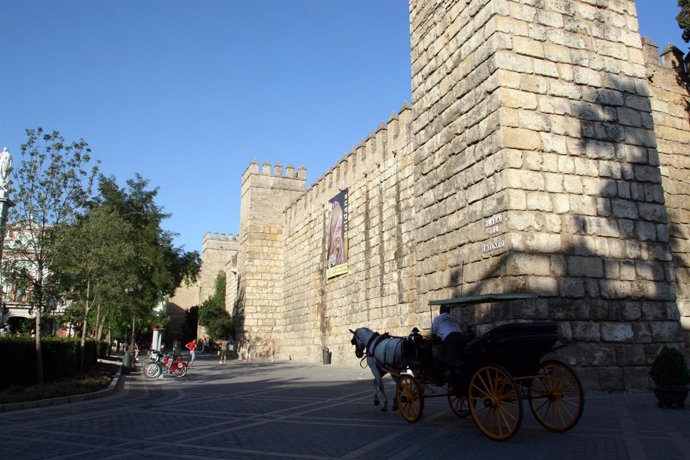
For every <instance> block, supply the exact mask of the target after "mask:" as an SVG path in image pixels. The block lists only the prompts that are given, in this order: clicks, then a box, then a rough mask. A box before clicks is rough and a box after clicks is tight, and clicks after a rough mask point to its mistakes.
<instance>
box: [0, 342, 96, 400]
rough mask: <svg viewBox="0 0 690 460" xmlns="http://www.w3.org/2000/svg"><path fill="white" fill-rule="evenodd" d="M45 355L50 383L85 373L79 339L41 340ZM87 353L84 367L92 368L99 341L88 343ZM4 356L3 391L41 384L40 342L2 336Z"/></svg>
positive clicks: (0, 372) (0, 351)
mask: <svg viewBox="0 0 690 460" xmlns="http://www.w3.org/2000/svg"><path fill="white" fill-rule="evenodd" d="M41 352H42V356H43V377H44V379H45V381H46V382H54V381H56V380H58V379H60V378H63V377H67V376H70V375H73V374H76V373H78V372H79V371H81V370H82V369H80V365H79V362H80V346H79V340H74V339H60V338H53V337H48V338H45V339H43V340H41ZM84 353H85V356H84V364H85V366H86V367H87V368H89V367H91V366H93V365H94V364H95V363H96V359H97V349H96V342H94V341H90V340H89V341H87V342H86V344H85V348H84ZM0 357H2V365H1V366H0V388H6V387H8V386H10V385H33V384H36V383H38V375H37V372H36V343H35V340H34V339H33V338H31V337H0Z"/></svg>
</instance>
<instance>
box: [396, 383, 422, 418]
mask: <svg viewBox="0 0 690 460" xmlns="http://www.w3.org/2000/svg"><path fill="white" fill-rule="evenodd" d="M395 399H396V401H397V402H398V410H399V411H400V415H402V416H403V418H404V419H405V420H407V421H408V422H410V423H415V422H416V421H418V420H419V419H420V418H422V413H423V412H424V394H423V393H422V388H421V386H420V385H419V383H417V380H416V379H415V378H414V377H412V376H411V375H407V374H403V375H402V376H400V379H399V380H398V384H397V385H396V386H395Z"/></svg>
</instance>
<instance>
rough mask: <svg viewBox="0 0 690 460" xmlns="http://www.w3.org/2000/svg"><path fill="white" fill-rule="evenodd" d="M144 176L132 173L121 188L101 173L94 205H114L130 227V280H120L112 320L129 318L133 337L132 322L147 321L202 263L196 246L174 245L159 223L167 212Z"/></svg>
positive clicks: (141, 322)
mask: <svg viewBox="0 0 690 460" xmlns="http://www.w3.org/2000/svg"><path fill="white" fill-rule="evenodd" d="M148 186H149V182H148V180H146V179H144V178H142V177H141V176H139V175H136V176H135V177H134V179H130V180H128V181H127V187H126V188H121V187H119V186H118V185H117V183H116V182H115V179H114V178H107V177H103V176H101V178H100V184H99V192H100V194H99V196H98V197H97V200H96V202H97V204H99V205H103V206H108V207H109V208H111V209H113V210H114V211H115V212H116V213H117V214H118V215H119V216H120V217H121V218H122V219H124V220H125V221H127V222H128V224H129V225H130V226H131V229H132V233H131V236H130V242H131V243H132V244H133V245H134V247H135V251H136V256H135V258H134V260H133V261H132V262H131V263H130V264H129V267H128V270H129V273H130V274H131V275H132V279H131V280H129V281H126V282H123V283H124V284H121V285H120V288H121V289H123V290H124V292H125V293H126V296H127V298H126V304H125V305H122V306H121V307H120V308H118V309H117V311H116V312H115V313H116V315H118V316H120V318H119V319H116V321H120V322H121V321H122V319H124V318H127V319H129V320H130V321H131V323H130V324H131V325H132V334H131V339H132V341H134V333H135V329H136V323H137V321H138V322H139V324H140V326H141V327H143V326H145V325H146V322H147V321H148V320H149V319H150V316H151V315H152V312H153V309H154V308H155V307H156V306H157V305H160V304H161V303H162V302H163V301H164V300H165V299H166V298H168V297H169V296H171V295H173V294H174V292H175V289H176V288H177V287H178V286H179V285H180V284H181V282H182V281H183V280H185V281H187V282H194V281H196V277H197V275H198V273H199V268H200V266H201V262H200V257H199V254H198V253H197V252H196V251H191V252H187V251H184V250H183V249H182V248H179V247H176V246H175V245H174V244H173V239H174V237H175V234H174V233H171V232H169V231H166V230H164V229H163V228H162V222H163V221H164V220H165V219H166V218H168V217H169V214H166V213H164V212H163V210H162V208H160V207H159V206H158V205H157V204H156V202H155V198H156V196H157V194H158V189H157V188H154V189H149V188H148Z"/></svg>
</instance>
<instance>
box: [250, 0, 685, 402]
mask: <svg viewBox="0 0 690 460" xmlns="http://www.w3.org/2000/svg"><path fill="white" fill-rule="evenodd" d="M410 18H411V48H412V96H413V104H412V108H409V107H404V108H403V109H402V110H401V111H400V113H399V114H397V115H395V116H394V117H392V118H391V120H390V121H389V122H388V123H387V124H384V125H382V126H381V127H379V129H378V130H377V131H376V132H374V133H372V134H371V135H370V136H369V137H368V138H367V139H366V140H365V141H363V142H362V143H361V144H360V145H359V146H358V147H357V148H355V149H354V150H353V151H352V152H350V153H349V154H348V155H346V156H345V157H344V158H343V159H342V160H341V161H340V162H339V163H338V164H337V165H336V166H335V167H334V168H333V169H331V170H330V171H329V172H328V173H326V174H325V175H324V176H323V177H321V178H320V179H319V180H318V181H316V182H315V183H314V185H313V186H312V187H311V188H310V189H309V190H306V191H305V189H304V187H305V182H306V171H305V170H303V169H302V170H300V171H298V172H295V170H294V168H292V167H288V168H287V169H286V171H285V174H283V171H282V167H281V166H280V165H276V166H275V167H273V169H271V165H268V164H265V165H264V166H263V168H262V170H261V171H259V165H258V164H257V163H253V164H252V165H250V167H249V169H248V170H247V171H246V172H245V174H244V175H243V178H242V212H241V224H240V225H241V228H240V237H239V245H240V251H239V255H238V266H237V276H238V284H237V286H238V291H237V314H238V317H239V318H241V319H242V321H243V322H241V330H242V331H244V340H245V343H248V342H250V341H251V342H253V343H254V344H255V345H256V346H257V347H258V349H259V351H261V350H262V347H264V346H265V344H266V343H267V342H268V340H274V341H275V343H276V345H277V356H278V357H279V358H281V359H288V358H292V359H298V360H310V361H316V360H320V359H321V350H322V348H323V347H328V348H329V349H330V350H331V352H333V360H334V362H337V363H339V364H353V365H355V364H356V360H355V359H354V357H353V355H352V350H351V346H350V344H349V338H350V336H349V332H348V328H355V327H357V326H360V325H368V326H370V327H372V328H374V329H377V330H387V331H389V332H391V333H393V334H407V333H408V332H409V330H410V329H411V327H413V326H418V327H429V324H430V319H431V318H430V312H429V309H428V307H427V303H428V301H429V300H432V299H438V298H447V297H453V296H458V295H469V294H479V293H489V292H509V291H532V292H536V293H538V294H539V295H540V299H539V301H537V302H532V303H529V304H525V303H516V304H514V305H506V306H502V307H501V306H497V305H485V306H481V307H478V308H475V309H472V310H465V311H463V312H462V313H461V316H462V317H463V319H464V320H465V321H469V322H471V323H473V324H477V325H478V329H479V331H480V332H481V331H483V330H486V329H487V328H489V327H491V326H492V325H494V324H496V323H498V322H501V321H516V320H547V319H548V320H554V321H557V322H558V324H559V328H560V332H561V335H562V337H563V339H564V340H565V341H567V342H570V343H571V345H570V346H569V347H567V348H565V349H563V351H562V352H561V353H562V356H561V357H562V358H563V359H565V360H566V361H567V362H569V363H571V364H572V365H574V366H575V367H576V368H577V369H578V371H579V372H580V375H581V377H582V378H583V380H584V382H585V384H586V385H587V386H588V387H589V388H608V389H620V388H626V387H628V388H632V387H645V386H646V385H647V383H648V382H647V371H648V363H649V362H650V360H651V359H652V358H653V356H654V355H655V354H656V352H657V351H658V349H659V348H660V346H661V345H662V344H672V345H674V346H680V345H681V343H682V342H681V341H682V329H681V321H680V319H681V316H682V317H683V318H684V319H683V321H685V322H686V324H687V322H688V319H689V318H690V311H689V310H688V308H690V307H689V306H688V282H689V278H690V277H689V275H688V266H689V262H688V261H689V259H690V255H689V252H690V245H689V244H688V241H689V235H688V220H689V218H690V212H689V206H690V205H689V204H688V194H689V190H690V184H689V183H688V176H689V171H688V169H690V168H689V163H688V158H689V156H688V132H689V130H688V113H687V111H686V109H687V102H686V101H687V99H686V98H687V97H688V92H687V88H686V86H685V84H684V81H683V80H682V78H684V64H683V62H682V60H681V59H680V57H678V56H675V55H673V54H671V55H669V54H668V53H665V54H664V56H665V57H664V60H663V62H662V64H663V65H662V64H660V63H659V62H658V57H657V56H658V54H657V51H656V50H654V49H653V45H652V44H648V43H647V44H646V45H645V46H644V47H643V42H642V40H641V38H640V35H639V32H638V23H637V17H636V10H635V5H634V3H633V1H632V0H569V1H565V0H514V1H512V0H411V1H410ZM674 67H675V68H674ZM344 189H348V191H349V250H350V253H349V261H348V262H349V271H348V273H347V274H345V275H342V276H338V277H335V278H331V279H327V278H326V276H325V265H326V227H327V211H326V204H327V203H328V201H329V200H330V199H331V198H332V197H333V196H335V195H336V194H337V193H338V192H340V191H341V190H344Z"/></svg>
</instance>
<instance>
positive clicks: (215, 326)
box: [199, 272, 235, 340]
mask: <svg viewBox="0 0 690 460" xmlns="http://www.w3.org/2000/svg"><path fill="white" fill-rule="evenodd" d="M225 281H226V277H225V273H223V272H221V273H219V274H218V276H217V277H216V283H215V289H214V293H213V295H212V296H210V297H209V298H208V299H206V300H205V301H204V302H203V303H202V304H201V306H200V307H199V324H201V325H202V326H204V327H205V328H206V332H207V333H208V335H209V336H210V337H211V338H212V339H213V340H219V339H224V338H227V337H229V336H234V335H235V327H234V322H233V319H232V317H231V316H230V315H229V314H228V312H227V310H226V309H225Z"/></svg>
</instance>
